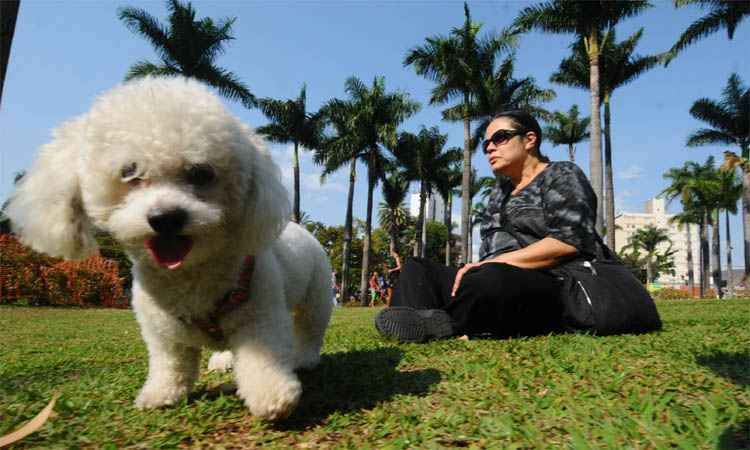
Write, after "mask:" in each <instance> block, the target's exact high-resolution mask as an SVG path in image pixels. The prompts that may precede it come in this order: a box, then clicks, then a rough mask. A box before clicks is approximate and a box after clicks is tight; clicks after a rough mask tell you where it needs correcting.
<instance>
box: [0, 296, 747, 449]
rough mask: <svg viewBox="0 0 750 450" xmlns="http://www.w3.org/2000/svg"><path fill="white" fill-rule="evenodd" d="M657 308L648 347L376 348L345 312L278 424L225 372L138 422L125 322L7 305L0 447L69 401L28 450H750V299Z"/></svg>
mask: <svg viewBox="0 0 750 450" xmlns="http://www.w3.org/2000/svg"><path fill="white" fill-rule="evenodd" d="M658 307H659V310H660V312H661V314H662V319H663V320H664V330H663V331H662V332H660V333H655V334H649V335H643V336H611V337H599V338H597V337H590V336H583V335H558V336H544V337H535V338H526V339H513V340H487V339H483V340H471V341H462V340H458V339H452V340H446V341H439V342H432V343H429V344H409V345H399V344H395V343H392V342H384V341H382V340H381V339H379V337H378V335H377V333H376V331H375V329H374V327H373V326H372V319H373V316H374V315H375V312H376V310H375V309H367V308H351V309H349V308H347V309H338V310H337V311H336V313H335V315H334V318H333V322H332V324H331V327H330V329H329V332H328V335H327V336H326V345H325V349H324V356H323V361H322V364H321V366H320V367H319V368H317V369H315V370H313V371H310V372H304V373H302V374H301V378H302V381H303V385H304V394H303V397H302V402H301V404H300V406H299V407H298V409H297V410H296V412H295V413H294V414H293V415H292V417H291V418H289V419H287V420H286V421H284V422H282V423H278V424H267V423H263V422H261V421H259V420H256V419H254V418H253V417H252V416H250V414H249V413H248V412H247V411H246V410H245V408H244V406H243V405H242V402H241V401H240V400H239V399H238V398H237V397H235V396H234V395H233V394H231V393H227V391H228V390H227V389H226V383H229V382H230V381H231V375H226V374H225V375H216V374H212V375H209V374H206V373H205V372H204V373H203V374H202V375H201V378H200V381H199V384H198V386H197V390H196V392H195V394H194V395H192V396H191V397H190V399H188V400H185V401H183V402H182V403H181V404H179V405H177V406H174V407H170V408H164V409H159V410H155V411H148V412H141V411H138V410H136V409H135V408H134V407H133V406H132V403H133V399H134V398H135V395H136V393H137V392H138V389H139V388H140V386H141V383H142V382H143V380H144V378H145V375H146V349H145V347H144V344H143V342H142V340H141V337H140V334H139V331H138V327H137V325H136V323H135V320H134V318H133V314H132V312H130V311H122V310H80V309H47V308H22V307H0V436H1V435H4V434H6V433H9V432H11V431H13V430H14V429H16V428H17V427H18V426H20V425H21V424H22V423H25V422H26V421H28V420H29V419H31V418H32V417H34V416H35V415H36V414H37V413H38V412H39V411H40V410H41V409H42V408H43V407H44V406H45V405H46V403H47V402H48V401H49V399H50V398H51V396H52V394H53V393H54V392H59V393H60V394H61V397H60V399H59V400H58V403H57V405H56V407H55V411H56V415H55V416H53V417H52V418H51V419H50V421H49V422H48V423H47V424H45V425H44V427H43V428H42V429H41V430H39V431H38V432H37V433H35V434H33V435H31V436H29V437H27V438H26V439H24V440H23V441H21V442H20V443H19V444H17V447H19V448H25V447H44V448H71V447H73V448H75V447H96V448H122V447H131V448H159V447H166V448H174V447H211V446H215V447H217V448H248V447H253V446H268V447H272V448H274V447H275V448H318V447H347V448H444V447H474V448H487V447H490V448H555V447H567V448H575V449H583V448H620V447H628V448H668V447H678V448H685V449H693V448H746V447H750V430H749V429H750V300H727V301H714V300H711V301H708V300H702V301H695V300H690V301H688V300H682V301H664V302H659V303H658ZM207 356H208V355H207V354H204V358H205V357H207Z"/></svg>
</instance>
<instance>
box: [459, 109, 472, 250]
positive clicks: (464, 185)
mask: <svg viewBox="0 0 750 450" xmlns="http://www.w3.org/2000/svg"><path fill="white" fill-rule="evenodd" d="M468 105H469V95H468V94H464V108H468ZM463 163H464V164H463V165H464V166H463V173H462V174H461V259H462V261H463V262H464V263H465V262H468V261H469V255H470V251H471V250H470V249H469V235H470V234H471V230H469V227H470V226H471V223H470V221H471V217H470V216H471V198H470V197H469V194H470V192H469V190H470V186H471V120H470V119H469V117H468V113H467V114H465V115H464V152H463Z"/></svg>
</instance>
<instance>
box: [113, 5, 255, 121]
mask: <svg viewBox="0 0 750 450" xmlns="http://www.w3.org/2000/svg"><path fill="white" fill-rule="evenodd" d="M167 9H168V10H169V26H166V27H165V26H164V25H162V24H161V23H159V20H158V19H156V18H155V17H153V16H151V15H150V14H149V13H147V12H146V11H145V10H143V9H138V8H132V7H126V8H120V9H119V10H118V12H117V16H118V17H119V18H120V20H122V21H123V22H124V23H125V26H126V27H128V29H130V31H132V32H133V33H136V34H140V35H141V36H143V37H144V38H146V39H147V40H148V41H149V42H150V43H151V45H152V46H153V47H154V50H156V53H157V54H158V55H159V58H160V59H161V64H154V63H151V62H149V61H139V62H137V63H135V64H134V65H133V66H132V67H131V68H130V70H128V73H127V75H126V76H125V79H126V80H130V79H133V78H140V77H145V76H148V75H166V76H177V75H182V76H185V77H190V78H196V79H198V80H201V81H203V82H205V83H206V84H208V85H210V86H213V87H214V88H216V89H217V90H218V91H219V93H220V94H221V95H223V96H224V97H226V98H228V99H230V100H239V101H240V102H242V104H243V105H245V106H246V107H248V108H250V107H254V106H255V96H254V95H253V94H251V93H250V90H248V88H247V87H246V86H245V85H244V84H243V83H242V82H240V81H239V78H238V77H237V76H236V75H235V74H233V73H232V72H229V71H227V70H225V69H222V68H220V67H218V66H216V64H215V63H214V60H215V59H216V57H217V56H219V55H220V54H222V53H224V51H225V48H224V45H225V42H226V41H230V40H232V39H234V37H233V36H232V34H231V31H232V25H233V24H234V21H235V20H236V18H232V19H223V20H220V21H219V22H217V23H214V21H213V20H212V19H211V18H208V17H206V18H204V19H201V20H199V21H198V20H196V19H195V10H194V9H193V5H192V4H191V3H190V2H188V3H187V4H184V5H183V4H181V3H180V2H179V1H178V0H168V1H167Z"/></svg>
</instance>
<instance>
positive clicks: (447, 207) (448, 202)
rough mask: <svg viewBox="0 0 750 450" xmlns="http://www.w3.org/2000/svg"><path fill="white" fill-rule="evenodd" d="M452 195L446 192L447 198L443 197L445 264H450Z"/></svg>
mask: <svg viewBox="0 0 750 450" xmlns="http://www.w3.org/2000/svg"><path fill="white" fill-rule="evenodd" d="M451 197H452V195H451V194H448V198H447V199H445V210H444V211H443V224H444V225H445V228H446V229H447V230H448V239H446V241H445V265H446V266H450V265H451V207H452V205H451V203H452V198H451Z"/></svg>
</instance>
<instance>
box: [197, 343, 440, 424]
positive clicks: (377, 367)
mask: <svg viewBox="0 0 750 450" xmlns="http://www.w3.org/2000/svg"><path fill="white" fill-rule="evenodd" d="M403 354H404V353H403V352H402V351H401V350H399V349H397V348H394V347H384V348H378V349H373V350H357V351H348V352H339V353H331V354H324V355H322V358H321V361H320V365H319V366H318V367H316V368H315V369H312V370H304V371H299V372H298V375H299V377H300V381H301V382H302V388H303V393H302V398H301V400H300V404H299V405H298V406H297V409H295V410H294V412H293V413H292V415H291V417H289V418H287V419H285V420H282V421H280V422H277V423H275V424H274V425H273V426H274V428H277V429H279V430H302V429H305V428H308V427H310V426H314V425H317V424H320V423H322V422H323V421H324V420H325V419H326V418H327V417H328V416H330V415H331V414H334V413H337V412H338V413H347V412H350V411H356V410H362V409H368V408H372V407H374V406H375V405H377V404H378V403H380V402H383V401H387V400H390V399H391V398H393V397H394V396H396V395H417V396H421V395H425V394H427V392H429V390H430V387H431V386H433V385H434V384H437V383H438V382H440V379H441V378H440V372H438V371H437V370H435V369H420V370H408V371H399V370H397V368H396V367H397V366H398V363H399V362H400V361H401V358H402V357H403ZM235 388H236V387H235V386H233V385H231V384H224V385H221V386H218V387H216V388H214V389H211V390H210V391H204V392H196V393H195V394H193V396H191V397H193V399H195V398H203V399H210V398H212V397H218V396H219V395H226V394H231V393H233V392H234V389H235Z"/></svg>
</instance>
